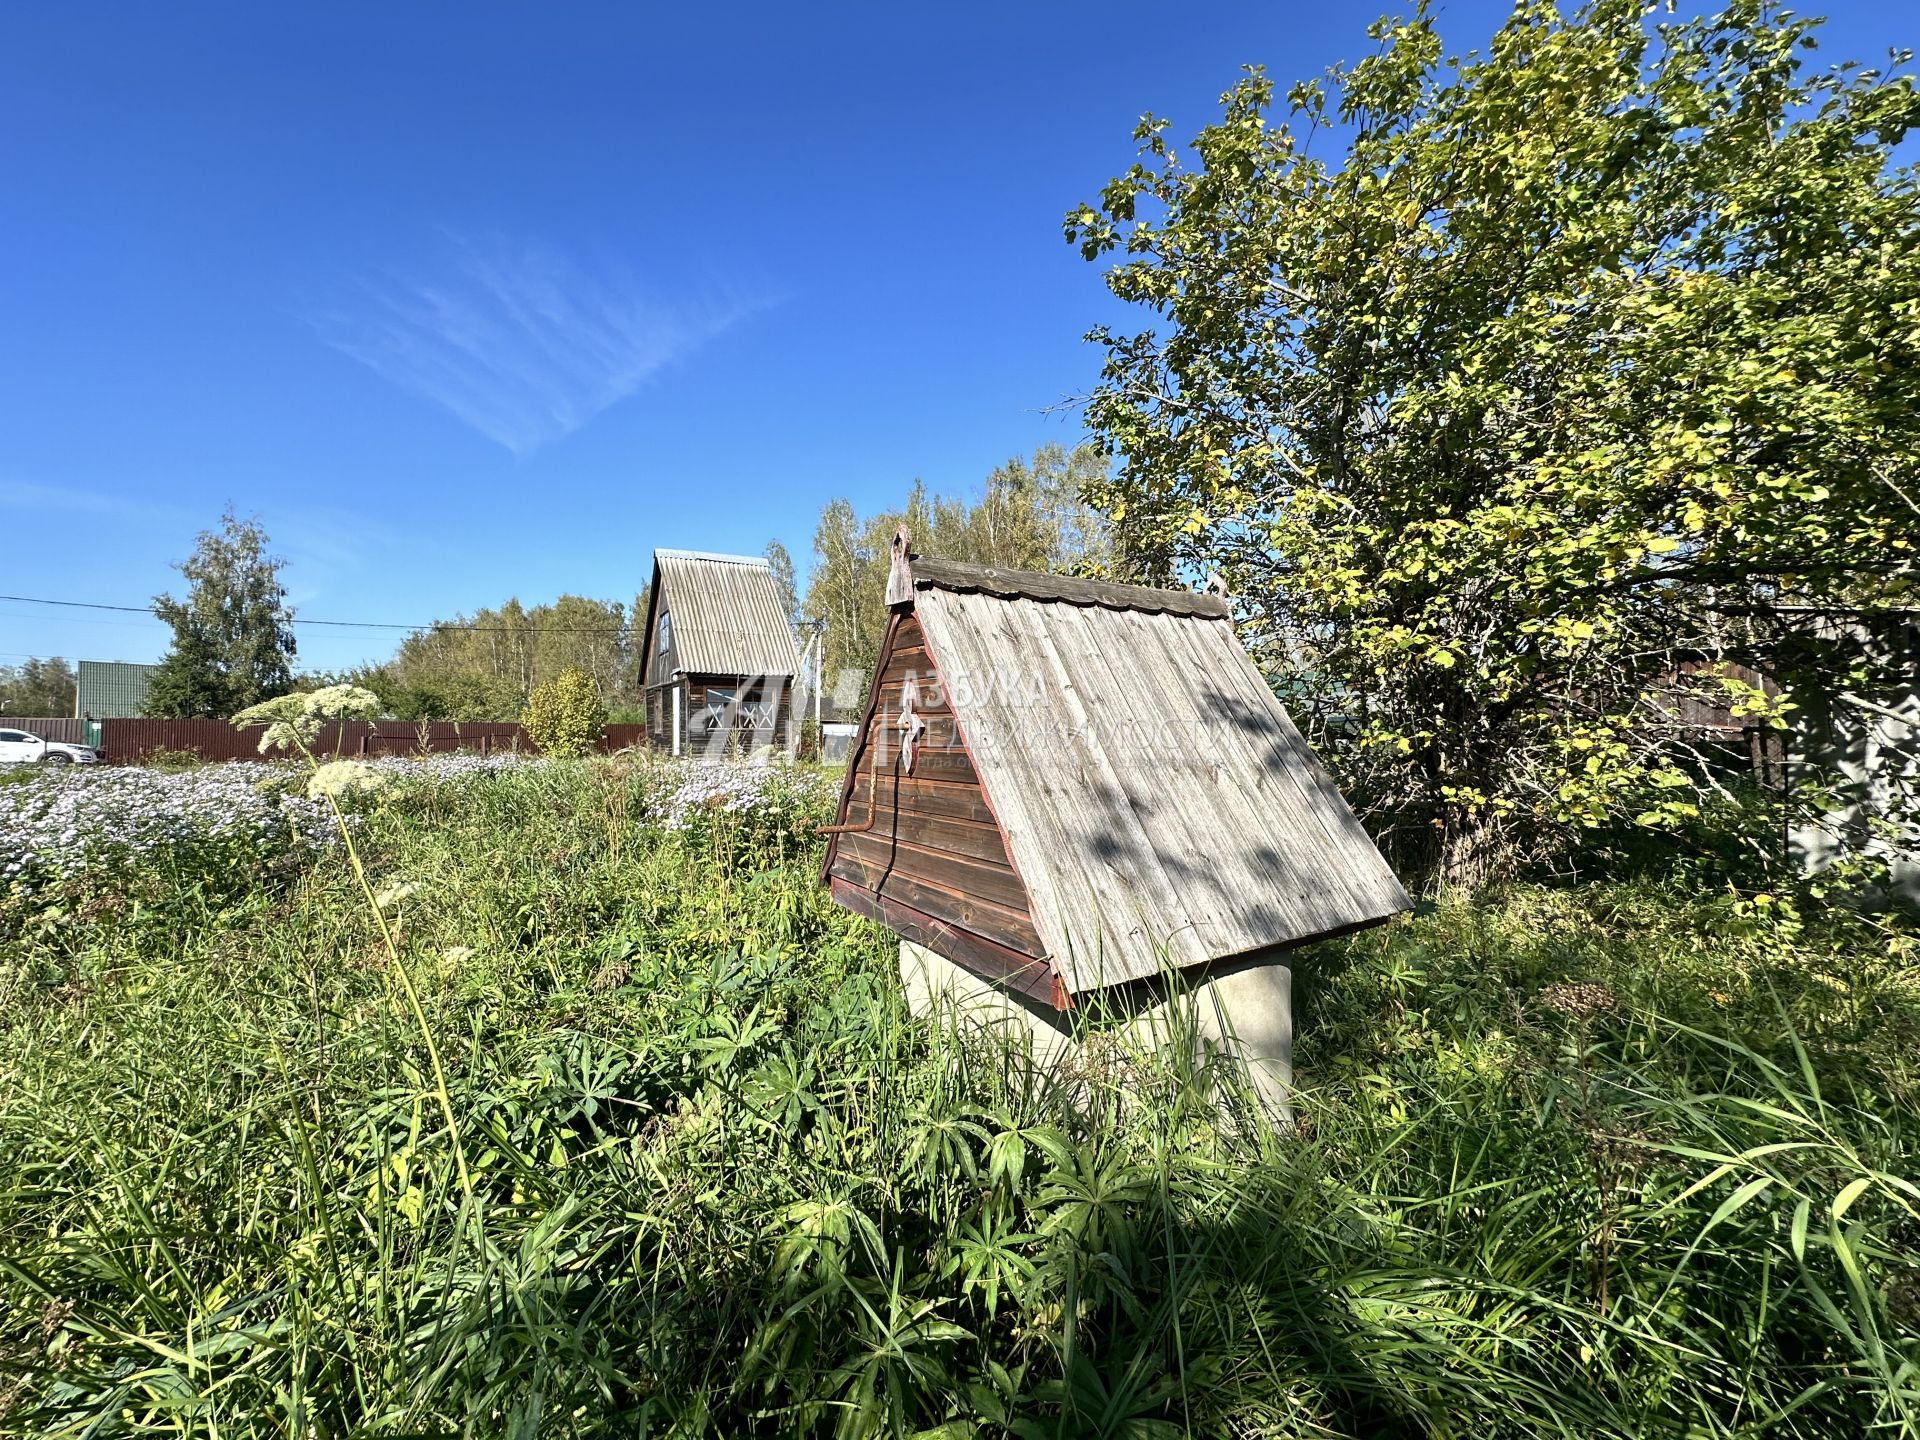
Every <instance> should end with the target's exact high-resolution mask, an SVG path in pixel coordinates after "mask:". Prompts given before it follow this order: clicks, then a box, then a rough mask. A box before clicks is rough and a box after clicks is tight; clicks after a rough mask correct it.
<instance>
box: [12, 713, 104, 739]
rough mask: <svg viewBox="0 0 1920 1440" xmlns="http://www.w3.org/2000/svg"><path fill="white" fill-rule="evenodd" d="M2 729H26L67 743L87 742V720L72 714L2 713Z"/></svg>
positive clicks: (45, 737) (43, 737) (41, 736)
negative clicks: (76, 718) (74, 716)
mask: <svg viewBox="0 0 1920 1440" xmlns="http://www.w3.org/2000/svg"><path fill="white" fill-rule="evenodd" d="M0 730H26V731H29V732H31V733H32V734H35V735H38V736H39V737H40V738H41V739H42V740H58V741H60V742H61V743H62V744H65V745H84V744H86V743H87V722H86V721H84V720H75V719H74V718H73V717H72V716H71V715H56V716H52V717H48V716H45V715H0Z"/></svg>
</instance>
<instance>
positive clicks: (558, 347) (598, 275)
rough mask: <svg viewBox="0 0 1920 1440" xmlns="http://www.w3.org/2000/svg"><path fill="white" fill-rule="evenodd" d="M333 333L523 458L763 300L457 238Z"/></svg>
mask: <svg viewBox="0 0 1920 1440" xmlns="http://www.w3.org/2000/svg"><path fill="white" fill-rule="evenodd" d="M358 288H359V297H358V299H357V301H356V303H354V304H352V305H349V306H346V307H342V308H338V309H336V310H334V311H332V312H331V313H328V314H326V315H323V316H321V317H319V320H318V324H319V329H320V333H321V335H322V337H323V338H324V339H325V340H326V342H327V343H328V344H329V345H331V346H333V347H334V348H335V349H337V350H339V351H340V352H341V353H342V354H344V355H348V356H351V357H352V358H353V359H355V360H358V361H359V362H360V363H361V364H363V365H365V366H366V367H367V368H368V369H370V370H372V371H373V372H374V373H375V374H377V375H379V376H381V377H382V378H384V379H386V380H389V381H391V382H392V383H393V384H395V385H398V386H400V387H401V388H402V389H404V390H408V391H411V392H412V393H413V394H416V395H419V396H421V397H423V398H425V399H427V400H431V401H432V402H433V403H435V404H436V405H440V406H442V407H444V408H445V409H447V410H449V411H451V412H452V413H453V414H454V415H456V416H458V417H459V418H460V419H461V420H462V421H464V422H465V423H466V424H468V425H470V426H471V427H473V429H475V430H477V431H478V432H479V433H480V434H482V435H484V436H486V437H487V438H488V439H489V440H492V441H494V442H495V443H497V444H499V445H502V446H505V447H506V448H507V449H508V450H510V451H512V452H513V453H514V454H515V455H526V454H529V453H531V452H532V451H534V450H537V449H539V448H540V447H541V446H543V445H548V444H551V443H552V442H553V441H555V440H559V439H562V438H564V437H566V436H568V435H571V434H572V433H573V432H574V431H576V430H578V429H579V428H580V427H581V426H582V425H585V424H586V423H587V422H588V421H589V420H592V419H593V418H594V416H596V415H598V414H600V413H601V412H602V411H604V410H606V409H607V408H608V407H609V406H612V405H616V404H618V403H619V402H620V401H622V400H624V399H626V398H627V397H628V396H630V395H632V394H633V393H634V392H635V391H637V390H638V389H639V388H640V387H641V386H642V385H644V384H645V383H646V382H647V381H648V380H649V379H650V378H651V377H652V376H654V375H655V374H657V373H658V372H659V371H660V370H661V369H663V368H664V367H666V366H668V365H670V364H672V363H673V362H675V361H676V360H679V359H682V358H684V357H685V356H686V355H688V354H690V353H691V352H692V351H694V350H696V349H698V348H699V347H700V346H701V345H703V344H705V343H706V342H707V341H709V340H711V339H712V338H713V337H714V336H716V335H718V334H719V333H720V332H721V331H723V330H725V329H727V328H728V327H729V326H731V325H734V324H736V323H737V322H739V321H740V320H741V319H742V318H744V317H745V316H746V315H748V314H751V313H752V312H753V311H754V310H757V309H759V308H761V307H760V305H759V304H758V303H756V302H754V301H751V300H743V299H739V298H733V297H726V298H713V299H707V300H704V301H699V302H692V303H688V302H681V303H676V304H671V305H669V304H664V303H661V302H659V301H657V300H655V299H654V298H652V297H651V296H650V295H649V294H648V293H647V292H646V291H645V290H644V289H643V288H642V287H641V286H639V285H638V284H636V283H635V282H634V281H633V280H632V279H631V278H630V277H627V276H625V275H622V274H619V273H617V272H615V271H611V270H607V269H589V268H588V267H585V266H583V265H581V264H579V263H577V262H575V261H573V260H571V259H569V258H567V257H565V256H562V255H558V254H555V253H552V252H550V251H545V250H541V249H538V248H535V247H529V246H524V245H522V246H513V245H508V244H506V243H504V242H492V243H489V244H485V245H482V244H476V243H472V242H468V241H458V240H456V241H454V242H453V244H452V254H451V255H450V257H449V258H448V260H447V261H446V262H445V264H444V265H443V266H441V267H440V273H438V274H437V275H436V276H435V277H433V278H431V279H418V278H416V279H392V278H390V279H386V280H381V281H372V280H368V281H364V282H362V283H361V285H360V286H359V287H358Z"/></svg>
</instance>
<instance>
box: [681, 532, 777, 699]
mask: <svg viewBox="0 0 1920 1440" xmlns="http://www.w3.org/2000/svg"><path fill="white" fill-rule="evenodd" d="M653 564H654V584H655V595H656V596H657V597H658V598H657V599H656V601H655V604H656V606H657V605H658V604H660V603H664V604H665V605H666V607H667V609H668V611H669V613H671V614H672V616H673V651H672V652H671V653H672V656H673V661H674V668H675V669H676V670H682V671H685V672H687V673H688V674H699V675H789V676H790V675H796V674H798V673H799V670H800V647H799V645H798V643H797V642H796V641H795V640H794V637H793V626H792V625H791V624H790V623H789V622H788V620H787V615H786V611H785V610H784V608H783V607H782V605H781V600H780V593H779V590H778V588H777V587H776V586H775V585H774V583H773V572H772V571H771V570H770V569H768V568H767V562H766V561H765V560H762V559H759V558H757V557H755V556H751V555H709V554H704V553H700V552H696V551H687V550H656V551H654V554H653ZM654 639H655V637H654V636H649V637H648V646H649V658H651V647H652V644H653V643H654Z"/></svg>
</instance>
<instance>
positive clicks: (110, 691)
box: [74, 660, 160, 720]
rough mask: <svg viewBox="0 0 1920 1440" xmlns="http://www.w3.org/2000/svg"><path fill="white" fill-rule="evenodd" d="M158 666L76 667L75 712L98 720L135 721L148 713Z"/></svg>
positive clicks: (111, 663)
mask: <svg viewBox="0 0 1920 1440" xmlns="http://www.w3.org/2000/svg"><path fill="white" fill-rule="evenodd" d="M159 668H160V667H159V666H158V665H140V664H135V663H133V662H131V661H122V660H82V661H81V662H80V663H79V664H78V665H77V666H76V667H75V671H76V678H77V681H78V683H77V685H76V687H75V688H76V692H77V700H78V703H77V704H76V705H75V707H74V708H75V709H76V710H77V711H78V713H80V714H82V715H91V716H93V718H94V719H96V720H131V719H137V718H138V717H139V716H141V715H142V714H144V713H145V706H146V703H147V687H148V686H149V685H151V684H152V683H153V676H154V672H155V671H156V670H158V669H159Z"/></svg>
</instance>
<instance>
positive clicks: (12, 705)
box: [0, 655, 78, 716]
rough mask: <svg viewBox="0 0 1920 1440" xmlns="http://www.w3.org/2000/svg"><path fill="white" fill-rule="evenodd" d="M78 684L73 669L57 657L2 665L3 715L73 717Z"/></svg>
mask: <svg viewBox="0 0 1920 1440" xmlns="http://www.w3.org/2000/svg"><path fill="white" fill-rule="evenodd" d="M77 683H78V682H77V681H76V679H75V676H74V673H73V667H72V666H71V665H69V664H67V662H66V661H65V660H62V659H61V658H60V657H59V656H57V655H56V656H54V657H53V658H51V659H48V660H37V659H36V660H27V661H25V662H23V663H22V664H19V665H0V715H22V716H26V715H45V716H57V715H71V714H73V713H74V706H75V705H76V704H77V703H78V702H77V697H76V693H75V686H76V684H77Z"/></svg>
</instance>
